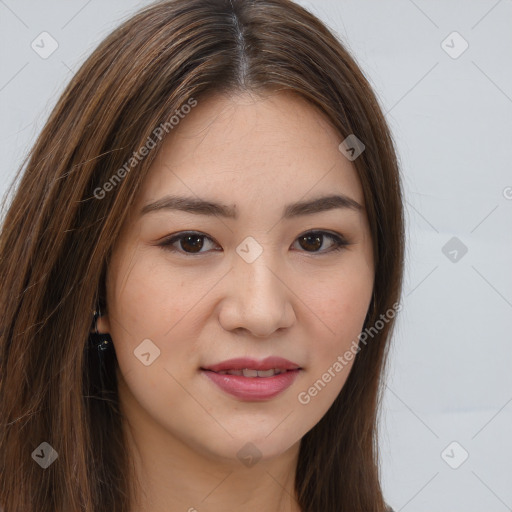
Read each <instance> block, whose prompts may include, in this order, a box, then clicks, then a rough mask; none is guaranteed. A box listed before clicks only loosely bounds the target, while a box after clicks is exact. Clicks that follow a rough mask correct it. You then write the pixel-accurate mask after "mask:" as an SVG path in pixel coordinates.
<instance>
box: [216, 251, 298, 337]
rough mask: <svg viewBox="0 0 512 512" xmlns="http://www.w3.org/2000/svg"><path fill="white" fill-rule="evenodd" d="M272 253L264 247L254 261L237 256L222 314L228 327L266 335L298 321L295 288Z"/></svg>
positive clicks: (221, 319) (223, 321) (253, 334)
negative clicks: (295, 311) (249, 261)
mask: <svg viewBox="0 0 512 512" xmlns="http://www.w3.org/2000/svg"><path fill="white" fill-rule="evenodd" d="M270 252H271V251H270V250H264V251H263V252H262V254H261V255H260V256H259V257H258V258H257V259H256V260H255V261H253V262H252V263H248V262H247V261H245V260H244V259H243V258H241V257H239V256H238V255H237V254H235V255H234V258H233V260H234V261H233V266H232V269H231V272H229V274H228V276H226V278H227V281H228V283H227V284H226V290H227V292H226V295H225V297H224V300H223V301H222V303H221V309H220V313H219V322H220V324H221V325H222V327H223V328H224V329H225V330H227V331H248V332H249V333H250V334H251V335H252V336H254V337H262V338H263V337H268V336H270V335H271V334H272V333H273V332H275V331H277V330H279V329H284V328H286V327H290V326H291V325H292V324H293V322H294V321H295V313H294V310H293V304H292V300H293V297H294V295H293V292H292V290H291V289H293V287H292V286H290V284H289V283H288V282H287V276H285V275H284V273H283V269H282V266H280V265H279V264H278V263H277V261H276V258H273V257H272V256H271V254H270ZM288 279H289V278H288Z"/></svg>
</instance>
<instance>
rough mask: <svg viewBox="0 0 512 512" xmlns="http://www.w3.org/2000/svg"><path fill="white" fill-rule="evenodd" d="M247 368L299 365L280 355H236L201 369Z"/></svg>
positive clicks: (218, 370)
mask: <svg viewBox="0 0 512 512" xmlns="http://www.w3.org/2000/svg"><path fill="white" fill-rule="evenodd" d="M244 368H249V369H251V370H261V371H264V370H270V369H272V368H279V369H280V370H300V369H301V368H300V365H298V364H297V363H293V362H292V361H288V359H284V358H282V357H275V356H271V357H267V358H265V359H261V360H259V361H258V360H257V359H252V358H249V357H238V358H236V359H228V360H227V361H222V362H221V363H217V364H214V365H211V366H205V367H204V368H201V370H211V371H212V372H222V371H227V370H243V369H244Z"/></svg>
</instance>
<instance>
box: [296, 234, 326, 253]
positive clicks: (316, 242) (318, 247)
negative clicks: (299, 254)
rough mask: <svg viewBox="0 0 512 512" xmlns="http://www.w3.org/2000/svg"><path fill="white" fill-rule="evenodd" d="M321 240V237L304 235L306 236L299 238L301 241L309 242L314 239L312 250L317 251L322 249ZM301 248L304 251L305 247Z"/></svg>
mask: <svg viewBox="0 0 512 512" xmlns="http://www.w3.org/2000/svg"><path fill="white" fill-rule="evenodd" d="M321 238H322V235H306V236H303V237H302V238H301V240H311V239H314V241H315V244H314V249H315V250H318V249H320V247H322V241H321ZM301 245H302V244H301ZM303 248H304V249H306V247H304V246H303Z"/></svg>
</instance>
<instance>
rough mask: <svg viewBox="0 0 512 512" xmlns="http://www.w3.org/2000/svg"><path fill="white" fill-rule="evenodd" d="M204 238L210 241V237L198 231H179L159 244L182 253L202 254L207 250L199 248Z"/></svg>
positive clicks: (202, 244) (201, 246)
mask: <svg viewBox="0 0 512 512" xmlns="http://www.w3.org/2000/svg"><path fill="white" fill-rule="evenodd" d="M205 239H206V240H209V241H210V242H212V239H211V238H210V237H208V236H206V235H202V234H200V233H181V234H178V235H175V236H172V237H171V238H168V239H166V240H164V241H163V242H162V243H160V244H159V245H160V247H163V248H164V249H166V250H168V251H173V252H178V253H183V254H202V253H206V252H208V251H202V250H201V249H203V247H204V245H205V243H204V240H205ZM178 242H179V244H178Z"/></svg>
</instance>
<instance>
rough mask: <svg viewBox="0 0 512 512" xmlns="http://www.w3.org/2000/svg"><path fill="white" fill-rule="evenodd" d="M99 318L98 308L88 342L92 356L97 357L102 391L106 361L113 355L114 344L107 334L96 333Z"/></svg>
mask: <svg viewBox="0 0 512 512" xmlns="http://www.w3.org/2000/svg"><path fill="white" fill-rule="evenodd" d="M100 316H101V311H100V308H99V306H98V309H97V310H95V311H93V322H94V331H95V332H94V333H90V334H89V342H90V349H91V350H92V353H93V354H92V355H93V356H94V355H96V357H97V361H96V363H97V368H98V372H99V377H100V382H101V389H102V390H104V389H106V388H105V384H106V381H107V380H108V376H107V371H108V368H107V366H108V361H109V360H110V358H111V356H112V355H113V353H114V344H113V342H112V338H111V337H110V334H108V333H100V332H98V325H97V322H98V318H99V317H100Z"/></svg>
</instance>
